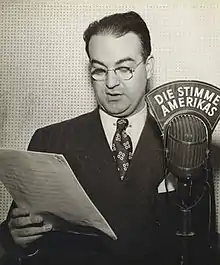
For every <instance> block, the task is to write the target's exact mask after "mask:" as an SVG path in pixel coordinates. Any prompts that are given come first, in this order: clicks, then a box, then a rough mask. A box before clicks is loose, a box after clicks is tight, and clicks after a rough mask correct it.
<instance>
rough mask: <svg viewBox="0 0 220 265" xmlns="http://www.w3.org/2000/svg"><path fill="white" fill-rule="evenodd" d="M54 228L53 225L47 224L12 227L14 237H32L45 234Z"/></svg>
mask: <svg viewBox="0 0 220 265" xmlns="http://www.w3.org/2000/svg"><path fill="white" fill-rule="evenodd" d="M51 230H52V225H50V224H46V225H43V226H41V227H27V228H22V229H12V232H11V233H12V236H13V238H16V237H30V236H36V235H39V234H43V233H46V232H49V231H51Z"/></svg>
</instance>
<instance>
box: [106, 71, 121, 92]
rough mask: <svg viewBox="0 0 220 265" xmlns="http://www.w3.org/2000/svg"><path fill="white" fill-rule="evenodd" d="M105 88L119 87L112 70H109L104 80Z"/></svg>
mask: <svg viewBox="0 0 220 265" xmlns="http://www.w3.org/2000/svg"><path fill="white" fill-rule="evenodd" d="M105 83H106V86H107V88H109V89H111V88H114V87H116V86H118V85H119V83H120V82H119V78H118V76H117V75H116V73H115V72H114V70H109V71H108V73H107V75H106V80H105Z"/></svg>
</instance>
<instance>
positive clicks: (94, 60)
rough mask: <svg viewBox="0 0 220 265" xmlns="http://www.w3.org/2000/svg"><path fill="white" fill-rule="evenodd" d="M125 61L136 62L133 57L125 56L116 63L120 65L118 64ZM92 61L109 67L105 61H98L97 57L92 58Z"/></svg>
mask: <svg viewBox="0 0 220 265" xmlns="http://www.w3.org/2000/svg"><path fill="white" fill-rule="evenodd" d="M124 62H135V60H134V59H133V58H131V57H125V58H122V59H120V60H118V61H117V62H116V63H115V64H116V65H118V64H121V63H124ZM90 63H91V64H94V63H97V64H100V65H102V66H104V67H106V68H107V66H106V65H105V64H104V63H103V62H100V61H98V60H96V59H91V60H90Z"/></svg>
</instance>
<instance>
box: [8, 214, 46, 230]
mask: <svg viewBox="0 0 220 265" xmlns="http://www.w3.org/2000/svg"><path fill="white" fill-rule="evenodd" d="M42 223H43V218H42V217H41V216H40V215H29V216H25V217H17V218H12V219H10V221H9V223H8V225H9V228H21V227H26V226H29V225H34V226H36V225H40V224H42Z"/></svg>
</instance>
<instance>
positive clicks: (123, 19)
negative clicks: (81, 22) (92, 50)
mask: <svg viewBox="0 0 220 265" xmlns="http://www.w3.org/2000/svg"><path fill="white" fill-rule="evenodd" d="M129 32H133V33H135V34H136V35H137V36H138V37H139V39H140V42H141V46H142V57H143V59H144V60H146V59H147V57H148V56H149V55H150V53H151V39H150V33H149V30H148V28H147V25H146V23H145V22H144V20H143V19H142V18H141V16H140V15H139V14H137V13H136V12H134V11H130V12H126V13H116V14H113V15H110V16H106V17H104V18H102V19H100V20H96V21H94V22H92V23H91V24H89V26H88V28H87V29H86V30H85V32H84V35H83V39H84V41H85V43H86V47H85V49H86V52H87V55H88V56H89V41H90V39H91V37H92V36H93V35H99V34H103V35H105V34H106V35H108V34H109V35H114V36H115V37H117V38H119V37H122V36H124V35H125V34H127V33H129Z"/></svg>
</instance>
